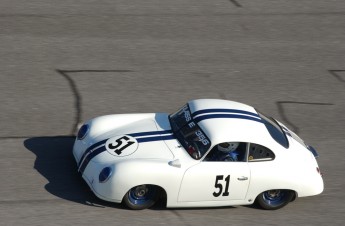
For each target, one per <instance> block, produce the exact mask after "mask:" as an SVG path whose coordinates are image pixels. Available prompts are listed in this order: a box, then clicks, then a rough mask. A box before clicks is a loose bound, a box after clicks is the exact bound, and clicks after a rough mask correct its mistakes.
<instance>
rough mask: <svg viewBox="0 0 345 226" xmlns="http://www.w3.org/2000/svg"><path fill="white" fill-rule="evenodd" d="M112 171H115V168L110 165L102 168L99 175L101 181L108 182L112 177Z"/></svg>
mask: <svg viewBox="0 0 345 226" xmlns="http://www.w3.org/2000/svg"><path fill="white" fill-rule="evenodd" d="M112 173H113V170H112V169H111V167H109V166H108V167H105V168H104V169H102V171H101V173H100V174H99V177H98V179H99V183H105V182H107V181H108V180H109V178H110V177H111V175H112Z"/></svg>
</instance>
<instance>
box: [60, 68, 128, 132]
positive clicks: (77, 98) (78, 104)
mask: <svg viewBox="0 0 345 226" xmlns="http://www.w3.org/2000/svg"><path fill="white" fill-rule="evenodd" d="M55 71H56V72H57V73H58V74H60V75H61V76H62V77H63V78H64V79H65V80H66V81H67V82H68V85H69V87H70V89H71V91H72V93H73V97H74V108H75V116H74V123H73V126H72V128H71V130H70V135H74V134H75V133H76V132H77V130H78V124H79V123H80V122H81V116H82V112H83V111H82V96H81V94H80V92H79V90H78V88H77V85H76V82H75V81H74V80H73V79H72V76H70V75H69V74H71V73H83V72H88V73H107V72H114V73H127V72H133V71H132V70H60V69H56V70H55Z"/></svg>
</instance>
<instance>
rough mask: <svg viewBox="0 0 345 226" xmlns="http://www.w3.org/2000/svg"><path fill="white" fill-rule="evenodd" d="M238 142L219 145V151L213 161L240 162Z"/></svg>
mask: <svg viewBox="0 0 345 226" xmlns="http://www.w3.org/2000/svg"><path fill="white" fill-rule="evenodd" d="M238 145H239V143H238V142H225V143H220V144H218V145H217V149H218V151H217V152H216V153H215V154H214V155H213V157H212V160H213V161H238V159H237V156H238V155H239V153H238V152H237V151H236V149H237V147H238Z"/></svg>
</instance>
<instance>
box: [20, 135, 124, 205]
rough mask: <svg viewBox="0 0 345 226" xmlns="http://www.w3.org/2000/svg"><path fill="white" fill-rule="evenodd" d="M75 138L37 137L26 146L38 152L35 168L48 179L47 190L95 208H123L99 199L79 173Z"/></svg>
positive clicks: (27, 142) (60, 196)
mask: <svg viewBox="0 0 345 226" xmlns="http://www.w3.org/2000/svg"><path fill="white" fill-rule="evenodd" d="M74 140H75V137H73V136H57V137H33V138H29V139H27V140H25V141H24V146H25V147H26V148H27V149H28V150H29V151H31V152H32V153H34V154H35V155H36V161H35V164H34V168H35V169H36V170H37V171H38V172H39V173H40V174H41V175H42V176H43V177H45V178H46V179H47V180H48V184H46V185H45V189H46V190H47V191H48V192H49V193H51V194H53V195H55V196H57V197H59V198H62V199H65V200H69V201H72V202H77V203H81V204H84V205H89V206H95V207H115V208H122V206H121V205H119V204H115V203H110V202H105V201H102V200H100V199H98V198H97V197H96V196H95V195H94V194H93V193H92V191H91V190H90V188H89V187H88V185H87V184H86V183H85V182H84V181H83V179H82V178H81V175H80V174H79V173H78V172H77V165H76V163H75V160H74V157H73V154H72V149H73V143H74Z"/></svg>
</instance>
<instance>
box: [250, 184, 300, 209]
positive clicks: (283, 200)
mask: <svg viewBox="0 0 345 226" xmlns="http://www.w3.org/2000/svg"><path fill="white" fill-rule="evenodd" d="M293 196H294V192H293V191H290V190H282V189H276V190H269V191H265V192H262V193H261V194H260V195H259V196H258V197H257V198H256V202H257V204H259V206H260V207H261V208H263V209H266V210H276V209H279V208H282V207H283V206H285V205H287V204H288V203H289V202H291V200H292V198H293Z"/></svg>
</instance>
